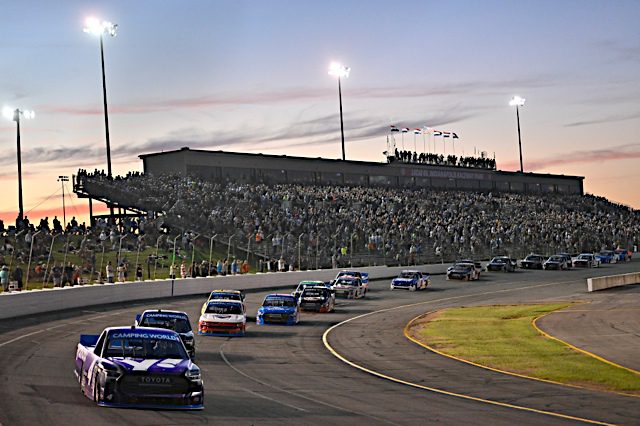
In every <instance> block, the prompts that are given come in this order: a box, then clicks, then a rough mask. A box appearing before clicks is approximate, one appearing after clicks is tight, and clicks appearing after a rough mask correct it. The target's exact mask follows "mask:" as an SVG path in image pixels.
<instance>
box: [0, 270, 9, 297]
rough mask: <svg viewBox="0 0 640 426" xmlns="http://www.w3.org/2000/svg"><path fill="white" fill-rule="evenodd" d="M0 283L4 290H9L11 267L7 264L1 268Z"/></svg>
mask: <svg viewBox="0 0 640 426" xmlns="http://www.w3.org/2000/svg"><path fill="white" fill-rule="evenodd" d="M0 285H2V289H3V290H4V291H8V290H9V267H8V266H7V265H2V268H0Z"/></svg>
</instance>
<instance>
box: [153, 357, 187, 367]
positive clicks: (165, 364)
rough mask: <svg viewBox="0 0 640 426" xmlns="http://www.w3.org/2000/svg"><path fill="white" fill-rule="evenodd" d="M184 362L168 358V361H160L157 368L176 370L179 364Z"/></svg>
mask: <svg viewBox="0 0 640 426" xmlns="http://www.w3.org/2000/svg"><path fill="white" fill-rule="evenodd" d="M182 361H183V360H181V359H171V358H167V359H163V360H160V361H158V363H157V364H156V367H160V368H176V367H177V366H178V364H180V363H181V362H182Z"/></svg>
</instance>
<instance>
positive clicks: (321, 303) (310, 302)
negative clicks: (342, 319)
mask: <svg viewBox="0 0 640 426" xmlns="http://www.w3.org/2000/svg"><path fill="white" fill-rule="evenodd" d="M299 304H300V309H301V310H308V311H316V312H333V311H335V306H336V295H335V293H334V292H333V290H331V289H329V288H327V287H326V286H324V285H318V286H307V287H305V288H304V290H302V293H301V294H300V298H299Z"/></svg>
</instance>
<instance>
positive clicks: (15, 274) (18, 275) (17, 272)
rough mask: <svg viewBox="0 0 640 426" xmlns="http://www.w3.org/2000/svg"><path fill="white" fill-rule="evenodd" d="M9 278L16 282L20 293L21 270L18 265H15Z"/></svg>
mask: <svg viewBox="0 0 640 426" xmlns="http://www.w3.org/2000/svg"><path fill="white" fill-rule="evenodd" d="M11 277H12V278H13V280H14V281H15V282H16V284H17V286H18V291H22V269H21V268H20V265H17V266H16V269H14V270H13V274H12V276H11Z"/></svg>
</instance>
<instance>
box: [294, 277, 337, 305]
mask: <svg viewBox="0 0 640 426" xmlns="http://www.w3.org/2000/svg"><path fill="white" fill-rule="evenodd" d="M307 287H326V288H328V289H329V290H330V289H331V283H329V282H325V281H300V283H298V286H297V287H296V289H295V290H294V291H293V292H292V293H291V295H292V296H293V297H295V298H296V300H298V299H299V298H300V295H301V294H302V291H303V290H304V289H305V288H307Z"/></svg>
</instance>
